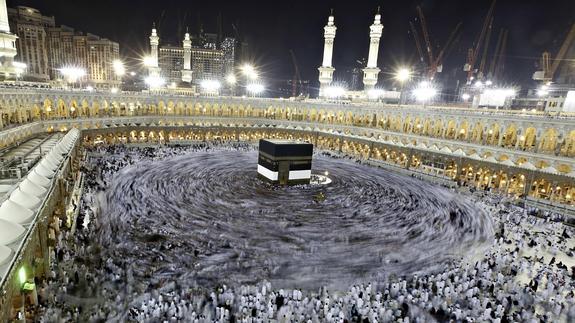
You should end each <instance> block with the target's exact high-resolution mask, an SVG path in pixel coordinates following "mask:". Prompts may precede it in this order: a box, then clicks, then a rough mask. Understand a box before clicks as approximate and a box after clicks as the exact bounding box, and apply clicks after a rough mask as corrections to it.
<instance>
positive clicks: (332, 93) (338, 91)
mask: <svg viewBox="0 0 575 323" xmlns="http://www.w3.org/2000/svg"><path fill="white" fill-rule="evenodd" d="M344 95H345V88H343V87H341V86H330V87H327V88H326V89H325V96H327V97H328V98H332V99H336V98H339V97H341V96H344Z"/></svg>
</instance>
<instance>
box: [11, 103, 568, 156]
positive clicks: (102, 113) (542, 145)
mask: <svg viewBox="0 0 575 323" xmlns="http://www.w3.org/2000/svg"><path fill="white" fill-rule="evenodd" d="M342 108H345V107H344V106H342ZM144 115H160V116H164V115H165V116H170V115H173V116H210V117H240V118H266V119H274V120H289V121H301V122H311V123H321V124H334V125H352V126H358V127H368V128H377V129H382V130H387V131H393V132H401V133H406V134H414V135H418V136H426V137H430V138H441V139H448V140H455V141H464V142H469V143H475V144H481V145H487V146H495V147H504V148H507V149H517V150H521V151H528V152H534V153H542V154H551V155H556V156H566V157H575V129H574V127H573V125H568V126H565V125H564V124H560V123H555V124H554V123H548V122H546V123H537V121H535V120H529V121H528V122H524V121H509V120H504V121H500V120H497V119H491V117H486V118H478V117H476V116H475V117H469V118H467V117H465V118H462V117H460V116H455V115H451V116H450V115H446V116H439V115H435V116H430V115H428V116H422V115H417V114H416V113H410V112H401V113H399V112H397V110H389V111H387V110H381V111H377V112H372V111H370V112H366V111H360V110H358V109H356V110H327V109H319V110H318V109H316V108H313V107H311V108H304V107H297V108H293V107H277V106H276V107H274V106H268V107H252V106H251V105H249V104H247V105H243V104H241V103H239V104H217V103H216V104H211V103H200V102H194V103H184V102H181V101H178V102H174V101H168V102H167V103H166V102H164V101H159V102H158V103H157V104H156V103H154V104H147V103H144V104H142V103H140V102H137V101H136V102H129V103H123V102H117V101H112V102H108V101H106V100H104V101H101V102H100V101H93V102H91V103H90V102H88V101H87V100H82V101H80V102H78V101H76V100H72V101H69V102H65V101H64V100H62V99H59V100H56V101H53V100H50V99H45V100H44V102H43V103H42V104H41V105H39V104H35V105H34V106H32V107H30V108H22V109H17V110H14V111H12V112H8V111H7V112H4V113H3V115H2V124H3V125H9V124H22V123H26V122H30V121H37V120H46V119H54V118H58V119H61V118H66V119H68V118H97V117H116V116H144Z"/></svg>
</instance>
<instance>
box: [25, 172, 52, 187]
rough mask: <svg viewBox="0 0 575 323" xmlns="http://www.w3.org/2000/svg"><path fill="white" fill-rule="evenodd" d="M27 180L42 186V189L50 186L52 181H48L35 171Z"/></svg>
mask: <svg viewBox="0 0 575 323" xmlns="http://www.w3.org/2000/svg"><path fill="white" fill-rule="evenodd" d="M27 178H28V179H29V180H30V181H32V182H33V183H34V184H37V185H40V186H42V187H48V186H50V180H49V179H47V178H46V177H45V176H42V175H40V174H38V173H37V172H36V170H34V169H33V170H32V171H31V172H30V173H29V174H28V177H27Z"/></svg>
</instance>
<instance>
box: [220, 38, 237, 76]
mask: <svg viewBox="0 0 575 323" xmlns="http://www.w3.org/2000/svg"><path fill="white" fill-rule="evenodd" d="M221 49H222V51H223V52H224V75H228V74H230V73H233V72H234V66H235V60H236V39H235V38H232V37H226V38H224V40H223V41H222V44H221Z"/></svg>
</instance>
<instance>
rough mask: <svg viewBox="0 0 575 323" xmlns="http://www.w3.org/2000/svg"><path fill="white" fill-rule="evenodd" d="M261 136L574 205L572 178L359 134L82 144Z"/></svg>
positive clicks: (116, 133) (221, 132) (190, 133)
mask: <svg viewBox="0 0 575 323" xmlns="http://www.w3.org/2000/svg"><path fill="white" fill-rule="evenodd" d="M261 138H275V139H290V140H303V141H307V142H311V143H313V144H314V145H315V146H316V147H317V148H319V149H325V150H332V151H337V152H341V153H344V154H349V155H352V156H355V157H358V158H362V159H370V160H375V161H380V162H383V163H388V164H391V165H394V166H399V167H402V168H409V169H412V170H414V171H417V172H422V173H426V174H431V175H433V176H438V177H441V178H446V179H450V180H454V181H460V182H461V183H465V184H466V185H470V186H474V187H476V188H478V189H489V190H494V191H498V192H501V193H504V194H508V195H511V196H515V197H521V196H531V197H533V198H538V199H544V200H548V201H551V202H556V203H561V204H567V205H575V185H574V184H575V182H574V181H573V179H572V178H569V177H566V176H558V175H553V174H545V173H542V172H533V171H529V170H526V169H521V168H517V167H504V166H501V165H495V164H491V163H486V162H483V161H479V160H472V159H467V158H465V159H457V158H451V157H449V156H445V155H442V154H434V153H432V152H422V151H415V150H410V149H405V148H401V147H396V146H389V145H385V144H382V143H377V142H370V141H366V140H363V139H358V138H349V137H343V136H338V135H328V134H318V133H313V132H306V131H294V130H278V129H241V130H237V129H235V130H234V129H226V128H218V127H213V128H186V129H165V130H158V129H153V128H131V129H124V130H120V129H106V130H96V131H89V132H87V133H86V135H85V136H84V143H85V144H101V143H105V144H117V143H165V142H171V143H188V142H197V141H212V140H222V141H249V142H254V143H255V142H257V140H259V139H261Z"/></svg>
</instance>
